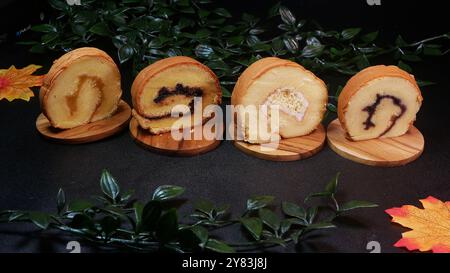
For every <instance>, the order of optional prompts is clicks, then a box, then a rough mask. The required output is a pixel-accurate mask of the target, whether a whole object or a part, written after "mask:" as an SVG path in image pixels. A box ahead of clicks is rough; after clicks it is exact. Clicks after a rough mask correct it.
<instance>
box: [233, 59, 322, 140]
mask: <svg viewBox="0 0 450 273" xmlns="http://www.w3.org/2000/svg"><path fill="white" fill-rule="evenodd" d="M327 101H328V92H327V88H326V85H325V84H324V82H323V81H322V80H321V79H319V78H318V77H316V76H315V75H314V74H313V73H312V72H310V71H308V70H306V69H305V68H304V67H303V66H301V65H299V64H297V63H295V62H292V61H289V60H284V59H279V58H276V57H268V58H263V59H261V60H258V61H256V62H255V63H253V64H252V65H250V66H249V67H248V68H247V69H246V70H245V71H244V72H243V73H242V75H241V76H240V77H239V80H238V81H237V83H236V86H235V87H234V90H233V94H232V97H231V103H232V104H233V105H235V106H237V105H241V106H249V105H254V106H255V107H261V106H264V105H265V106H268V108H269V107H270V106H277V107H278V109H279V112H278V113H279V124H277V125H274V124H268V128H270V129H271V130H273V132H276V133H277V134H279V137H282V138H292V137H298V136H303V135H307V134H309V133H311V132H312V131H314V130H315V129H316V128H317V126H318V125H319V124H320V122H321V121H322V118H323V115H324V113H325V111H326V104H327ZM245 114H246V115H247V113H245ZM238 115H239V113H238ZM240 120H241V121H240V122H239V121H237V123H238V124H236V126H237V128H238V129H239V130H240V131H241V134H243V135H244V140H245V141H247V142H250V143H264V142H269V141H268V140H267V139H264V138H263V137H261V136H260V134H259V133H258V132H255V130H259V129H258V128H257V127H256V126H251V125H252V124H249V123H250V122H249V119H248V118H246V117H241V119H240ZM267 120H268V123H271V119H269V118H267ZM239 123H241V124H239ZM242 123H246V124H242ZM278 125H279V126H278ZM275 126H278V127H279V128H274V127H275Z"/></svg>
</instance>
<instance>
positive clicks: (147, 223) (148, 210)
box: [134, 201, 162, 232]
mask: <svg viewBox="0 0 450 273" xmlns="http://www.w3.org/2000/svg"><path fill="white" fill-rule="evenodd" d="M134 209H135V214H136V215H137V214H139V213H140V211H141V207H140V205H137V206H135V208H134ZM161 213H162V208H161V203H160V202H158V201H150V202H148V203H147V204H145V206H144V207H143V208H142V214H141V215H142V216H141V225H137V229H138V232H140V231H152V230H154V229H155V228H156V225H157V224H158V220H159V219H160V217H161Z"/></svg>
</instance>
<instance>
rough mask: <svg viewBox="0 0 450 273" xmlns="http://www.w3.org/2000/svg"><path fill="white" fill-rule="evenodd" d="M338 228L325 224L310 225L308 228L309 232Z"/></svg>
mask: <svg viewBox="0 0 450 273" xmlns="http://www.w3.org/2000/svg"><path fill="white" fill-rule="evenodd" d="M335 227H336V226H335V225H333V224H332V223H328V222H323V223H314V224H311V225H308V226H307V227H306V229H307V230H314V229H327V228H335Z"/></svg>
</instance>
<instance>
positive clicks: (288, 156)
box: [234, 124, 325, 161]
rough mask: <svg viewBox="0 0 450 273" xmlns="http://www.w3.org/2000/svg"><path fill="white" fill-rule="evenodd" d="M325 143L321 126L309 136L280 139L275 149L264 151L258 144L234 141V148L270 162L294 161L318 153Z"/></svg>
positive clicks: (323, 130)
mask: <svg viewBox="0 0 450 273" xmlns="http://www.w3.org/2000/svg"><path fill="white" fill-rule="evenodd" d="M324 143H325V129H324V127H323V125H322V124H320V125H319V127H318V128H317V129H316V130H314V132H312V133H311V134H309V135H306V136H301V137H293V138H284V139H281V140H280V142H279V144H278V147H277V148H276V149H267V148H266V149H264V147H262V146H261V145H259V144H250V143H247V142H244V141H234V146H236V148H238V149H239V150H241V151H243V152H244V153H246V154H249V155H252V156H255V157H258V158H261V159H266V160H272V161H294V160H300V159H305V158H308V157H310V156H313V155H314V154H316V153H318V152H319V151H320V150H321V149H322V148H323V145H324Z"/></svg>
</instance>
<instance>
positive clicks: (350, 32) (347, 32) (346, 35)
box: [341, 28, 361, 40]
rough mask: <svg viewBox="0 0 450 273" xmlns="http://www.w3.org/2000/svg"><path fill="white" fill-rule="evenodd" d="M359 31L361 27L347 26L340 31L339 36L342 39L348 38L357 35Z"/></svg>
mask: <svg viewBox="0 0 450 273" xmlns="http://www.w3.org/2000/svg"><path fill="white" fill-rule="evenodd" d="M359 32H361V28H347V29H344V30H343V31H342V32H341V37H342V39H344V40H350V39H353V38H354V37H355V36H356V35H358V33H359Z"/></svg>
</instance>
